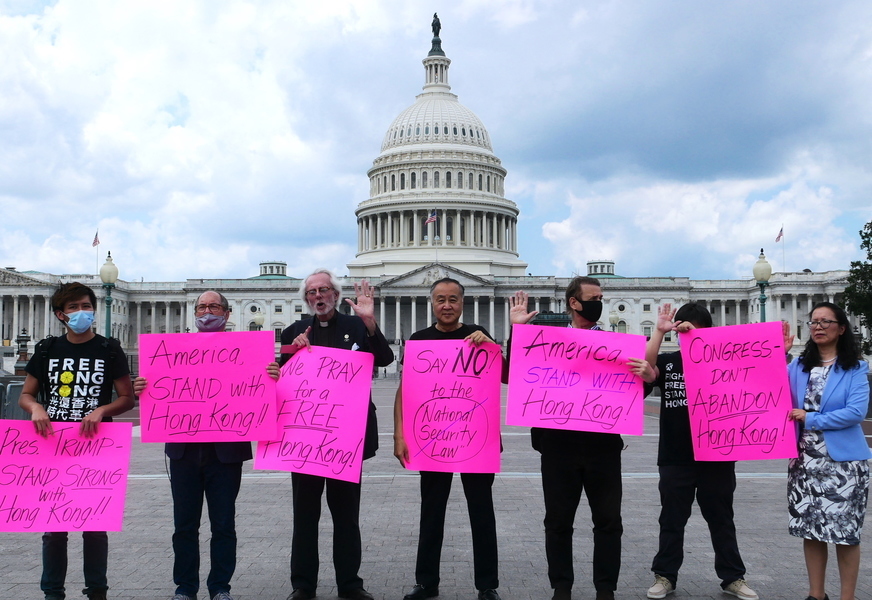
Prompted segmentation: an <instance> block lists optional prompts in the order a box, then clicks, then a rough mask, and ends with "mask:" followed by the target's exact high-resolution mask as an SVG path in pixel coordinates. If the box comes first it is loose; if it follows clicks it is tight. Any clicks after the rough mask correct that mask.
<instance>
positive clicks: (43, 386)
mask: <svg viewBox="0 0 872 600" xmlns="http://www.w3.org/2000/svg"><path fill="white" fill-rule="evenodd" d="M25 371H26V372H27V373H28V374H30V375H33V376H34V377H36V378H37V379H38V380H39V389H40V394H39V401H40V402H41V403H42V404H43V406H44V407H45V411H46V412H47V413H48V417H49V419H51V420H52V421H81V420H82V419H83V418H85V416H87V415H88V413H90V412H91V411H92V410H94V409H95V408H97V407H98V406H105V405H106V404H109V403H110V402H112V389H113V386H114V383H115V380H116V379H119V378H121V377H124V376H125V375H129V374H130V367H128V365H127V358H126V357H125V356H124V351H123V350H122V349H121V346H120V345H119V343H118V341H117V340H114V339H113V340H107V339H106V338H104V337H103V336H102V335H95V336H94V337H93V338H91V339H90V340H88V341H87V342H83V343H81V344H73V343H71V342H70V341H69V340H67V337H66V336H61V337H56V338H48V339H46V340H43V341H41V342H40V343H39V344H37V346H36V349H35V351H34V354H33V357H32V358H31V359H30V362H28V363H27V367H25Z"/></svg>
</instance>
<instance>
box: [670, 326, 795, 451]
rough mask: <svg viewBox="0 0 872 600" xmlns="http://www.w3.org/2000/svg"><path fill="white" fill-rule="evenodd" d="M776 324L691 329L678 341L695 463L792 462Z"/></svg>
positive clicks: (791, 432) (791, 428)
mask: <svg viewBox="0 0 872 600" xmlns="http://www.w3.org/2000/svg"><path fill="white" fill-rule="evenodd" d="M783 343H784V335H783V331H782V326H781V323H774V322H769V323H754V324H750V325H732V326H729V327H711V328H704V329H695V330H693V331H691V332H690V333H687V334H685V335H684V337H682V338H681V357H682V361H683V363H684V382H685V386H686V388H687V405H688V411H689V413H690V427H691V432H692V434H693V452H694V456H695V457H696V460H761V459H773V458H795V457H796V453H797V448H796V431H795V428H794V426H793V424H792V423H790V421H789V420H788V415H789V413H790V410H791V408H792V405H791V399H790V388H789V387H788V382H787V369H785V366H784V347H783Z"/></svg>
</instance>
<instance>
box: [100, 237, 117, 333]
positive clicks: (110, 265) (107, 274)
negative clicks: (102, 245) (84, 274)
mask: <svg viewBox="0 0 872 600" xmlns="http://www.w3.org/2000/svg"><path fill="white" fill-rule="evenodd" d="M100 280H101V281H103V288H104V289H105V290H106V337H107V338H109V337H112V288H114V287H115V282H116V281H118V267H116V266H115V263H114V262H112V253H111V252H109V253H108V254H107V255H106V262H105V263H103V266H102V267H100Z"/></svg>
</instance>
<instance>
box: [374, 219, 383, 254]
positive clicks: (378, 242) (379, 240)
mask: <svg viewBox="0 0 872 600" xmlns="http://www.w3.org/2000/svg"><path fill="white" fill-rule="evenodd" d="M384 243H385V240H384V235H383V234H382V216H381V214H379V215H376V217H375V247H376V248H383V247H384Z"/></svg>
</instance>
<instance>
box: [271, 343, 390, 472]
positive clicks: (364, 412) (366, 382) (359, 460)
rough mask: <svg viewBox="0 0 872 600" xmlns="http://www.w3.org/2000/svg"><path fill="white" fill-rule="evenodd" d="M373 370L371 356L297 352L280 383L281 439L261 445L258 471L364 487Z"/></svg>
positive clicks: (314, 348) (323, 349) (284, 368)
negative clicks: (299, 475)
mask: <svg viewBox="0 0 872 600" xmlns="http://www.w3.org/2000/svg"><path fill="white" fill-rule="evenodd" d="M310 350H311V351H310ZM372 368H373V356H372V354H370V353H369V352H360V351H351V350H341V349H337V348H327V347H324V346H311V348H310V349H303V350H300V351H298V352H297V353H296V354H294V356H293V357H291V359H290V360H289V361H288V362H286V363H285V364H284V365H283V366H282V376H281V378H280V379H279V382H278V384H277V385H276V393H277V395H278V407H279V408H278V426H279V435H278V438H277V439H275V441H260V442H258V444H257V452H256V454H255V457H254V468H255V469H260V470H274V471H293V472H296V473H306V474H308V475H319V476H321V477H329V478H331V479H341V480H342V481H353V482H355V483H359V482H360V472H361V469H362V466H363V443H364V435H365V434H366V419H367V416H368V414H369V395H370V390H371V389H372Z"/></svg>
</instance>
